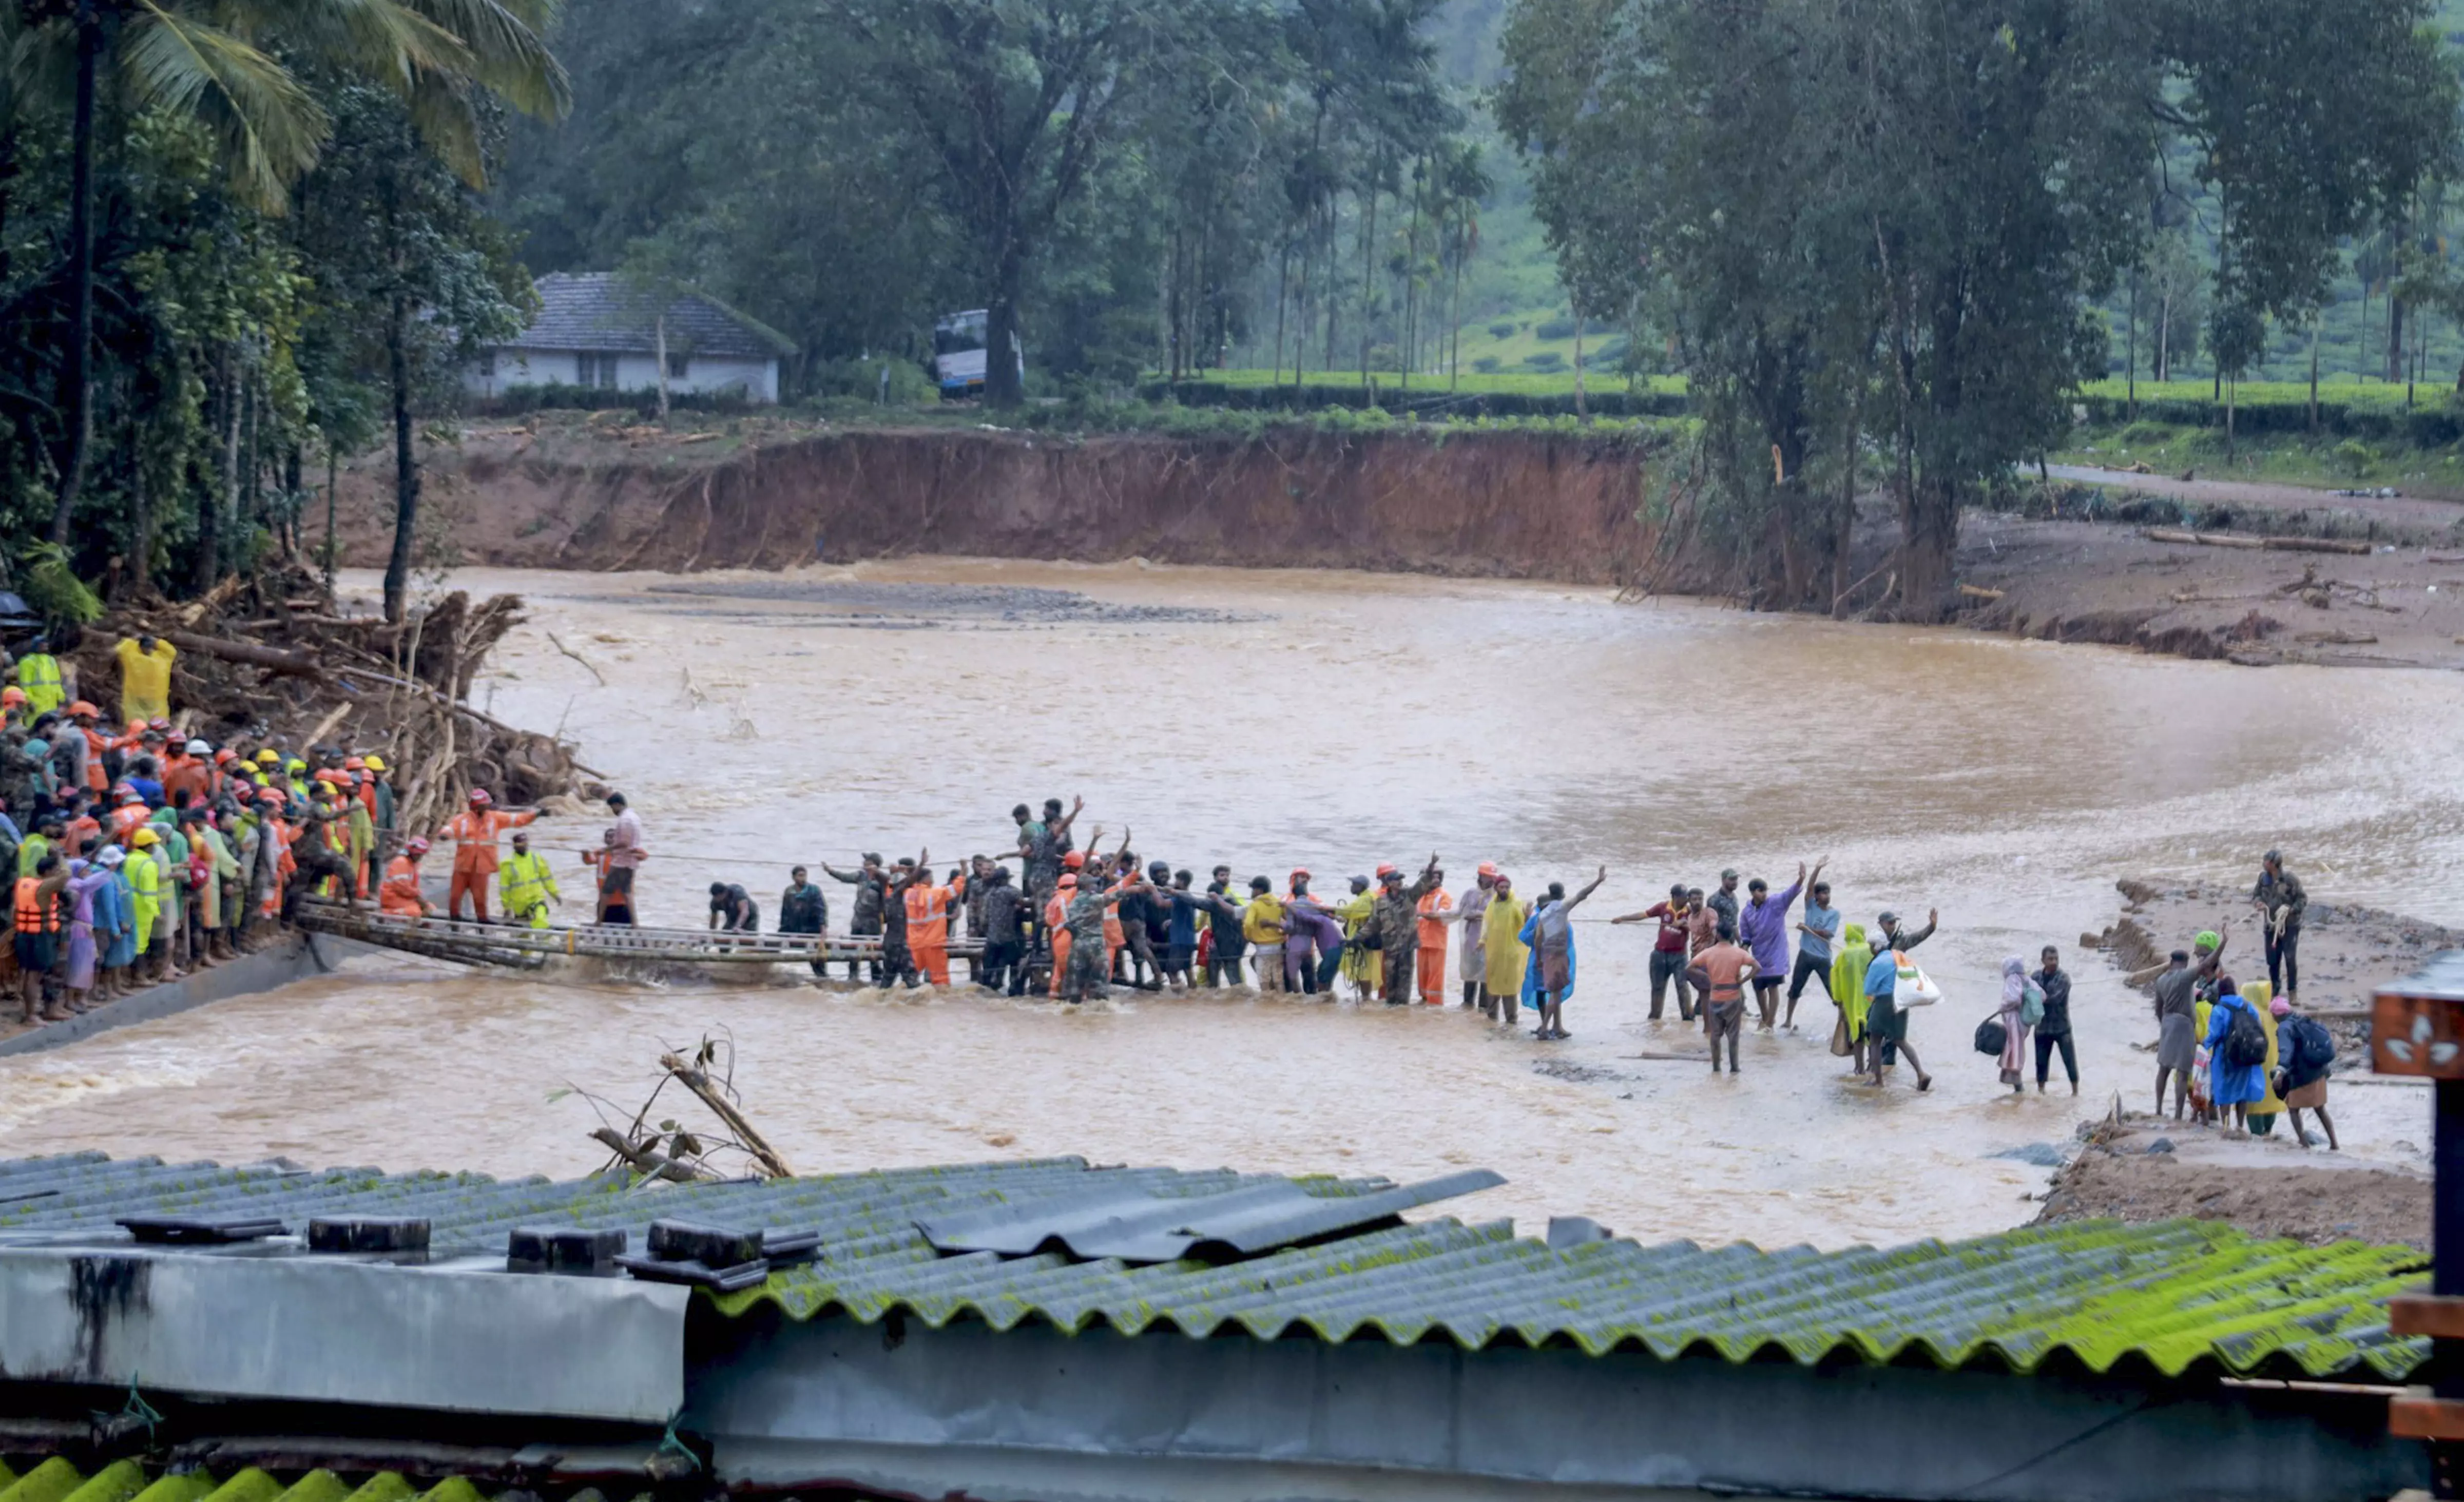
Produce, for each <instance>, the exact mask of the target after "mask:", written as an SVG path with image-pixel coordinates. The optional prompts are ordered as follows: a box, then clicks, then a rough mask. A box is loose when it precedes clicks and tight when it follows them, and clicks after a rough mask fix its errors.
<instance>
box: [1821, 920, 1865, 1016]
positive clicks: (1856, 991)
mask: <svg viewBox="0 0 2464 1502" xmlns="http://www.w3.org/2000/svg"><path fill="white" fill-rule="evenodd" d="M1839 939H1840V943H1839V952H1838V953H1837V954H1836V955H1834V956H1832V957H1831V1000H1832V1001H1833V1002H1835V1003H1836V1004H1837V1005H1838V1007H1839V1009H1840V1010H1841V1011H1842V1012H1845V1013H1846V1014H1847V1016H1848V1041H1849V1042H1851V1043H1854V1042H1856V1041H1857V1040H1858V1039H1859V1038H1861V1037H1863V1036H1865V972H1866V970H1867V969H1869V968H1870V967H1871V966H1872V965H1873V963H1874V951H1873V948H1872V947H1871V946H1870V945H1868V944H1867V943H1866V942H1865V925H1863V924H1862V923H1851V924H1849V925H1847V926H1846V927H1845V928H1842V929H1841V930H1840V931H1839Z"/></svg>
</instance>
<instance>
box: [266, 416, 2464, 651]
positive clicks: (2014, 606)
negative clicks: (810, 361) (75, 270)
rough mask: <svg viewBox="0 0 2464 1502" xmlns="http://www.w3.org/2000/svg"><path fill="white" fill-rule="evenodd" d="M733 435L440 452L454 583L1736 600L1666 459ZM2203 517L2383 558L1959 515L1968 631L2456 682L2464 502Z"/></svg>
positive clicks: (1620, 447)
mask: <svg viewBox="0 0 2464 1502" xmlns="http://www.w3.org/2000/svg"><path fill="white" fill-rule="evenodd" d="M735 427H736V429H737V431H700V432H670V431H663V430H660V429H657V428H653V427H649V426H640V427H631V428H623V427H609V426H606V425H605V424H599V425H592V424H589V423H586V422H583V421H582V420H580V419H579V418H575V417H573V416H571V415H569V414H563V415H560V414H540V415H539V417H537V418H534V419H532V420H531V421H530V422H529V423H527V424H525V425H524V426H521V427H510V428H495V429H477V430H473V431H467V432H465V433H464V434H463V435H462V437H461V439H460V441H459V442H458V443H456V444H452V445H431V446H429V453H428V462H429V471H428V475H429V478H428V486H427V492H428V503H429V508H430V510H431V512H432V513H433V514H434V517H433V520H434V525H433V527H432V528H431V529H430V530H431V531H432V533H433V535H434V536H436V537H437V538H439V539H441V540H443V541H446V542H447V543H448V544H450V545H449V547H448V549H447V552H446V555H445V556H444V557H442V558H440V559H439V560H438V561H440V562H458V563H480V564H490V565H496V566H505V567H522V568H570V569H671V570H676V571H691V570H695V569H709V568H726V567H754V568H783V567H789V566H793V565H795V564H798V563H809V562H812V561H814V560H815V559H816V557H817V556H818V557H819V558H821V559H823V560H826V561H828V562H833V563H846V562H852V561H857V560H863V559H875V558H886V557H900V556H907V555H913V554H953V555H964V556H975V557H989V558H1014V559H1067V560H1073V561H1081V562H1093V563H1101V562H1111V561H1117V560H1123V559H1130V558H1147V559H1153V560H1155V561H1157V562H1163V563H1220V564H1232V565H1236V566H1245V567H1312V568H1315V567H1322V568H1352V569H1370V570H1379V571H1390V572H1419V573H1440V574H1448V575H1455V576H1461V577H1476V578H1488V577H1497V578H1525V579H1543V580H1551V581H1555V582H1559V583H1565V584H1577V585H1611V586H1626V585H1644V586H1648V587H1651V588H1655V589H1658V590H1661V591H1665V592H1669V593H1724V592H1727V590H1728V589H1729V588H1730V587H1731V586H1732V584H1733V579H1734V576H1733V572H1732V570H1730V569H1729V568H1727V567H1726V566H1725V565H1724V564H1723V563H1721V561H1720V560H1717V559H1712V558H1707V557H1705V556H1703V555H1702V554H1700V553H1699V552H1697V551H1696V550H1694V549H1691V548H1671V549H1669V550H1668V551H1669V552H1670V554H1671V555H1672V556H1669V557H1665V558H1663V557H1661V556H1659V555H1660V553H1661V544H1662V539H1661V529H1660V528H1659V527H1658V525H1656V524H1655V523H1653V522H1651V521H1648V520H1645V519H1642V518H1643V513H1644V511H1645V506H1644V500H1645V497H1646V496H1647V495H1648V494H1650V485H1649V475H1648V469H1649V465H1650V462H1651V459H1652V457H1653V453H1654V451H1653V449H1652V447H1651V445H1650V442H1649V440H1648V439H1646V438H1639V437H1635V436H1631V435H1602V436H1596V437H1594V436H1579V435H1573V434H1565V435H1559V434H1539V433H1468V434H1464V433H1456V434H1447V435H1444V436H1442V437H1437V436H1428V435H1419V434H1413V433H1366V434H1364V433H1339V432H1324V431H1309V430H1301V429H1293V430H1287V431H1276V432H1272V433H1269V434H1268V435H1266V436H1265V437H1262V438H1254V439H1252V438H1242V437H1233V436H1225V437H1199V438H1178V437H1158V436H1097V437H1081V438H1071V437H1057V436H1053V435H1049V434H1035V433H1023V432H1004V431H950V430H927V431H893V430H882V429H857V430H829V431H815V430H814V429H812V428H810V427H797V426H794V425H792V424H788V423H786V422H785V421H784V420H780V419H743V420H739V421H738V422H737V424H736V425H735ZM2118 478H2123V479H2128V478H2129V477H2127V476H2118ZM389 482H390V467H389V464H388V463H387V462H385V461H384V459H383V456H381V455H378V456H371V457H369V458H367V459H363V460H362V461H361V462H360V463H358V464H355V465H353V466H351V467H350V468H349V469H348V470H346V471H345V473H344V478H343V484H342V497H341V507H340V536H341V542H342V544H343V559H344V561H345V562H346V563H354V564H360V565H376V564H381V563H383V562H384V551H385V547H386V545H387V543H388V541H389V538H390V528H391V525H392V500H391V495H390V491H389V488H388V487H389ZM2146 483H2151V484H2152V483H2154V482H2152V481H2151V482H2146ZM2199 499H2200V501H2201V503H2202V504H2203V505H2205V506H2207V507H2209V508H2211V514H2212V510H2213V508H2215V507H2217V506H2220V505H2229V506H2233V507H2236V508H2239V511H2240V512H2241V513H2246V514H2247V515H2246V520H2247V522H2248V524H2249V526H2250V527H2251V529H2252V530H2253V531H2258V532H2266V533H2269V534H2272V535H2282V534H2295V535H2328V536H2335V537H2344V538H2365V539H2370V540H2374V541H2375V545H2377V546H2379V547H2380V548H2381V549H2382V550H2381V551H2378V552H2373V553H2370V554H2368V555H2365V556H2346V555H2320V554H2304V553H2299V552H2276V551H2256V550H2243V549H2233V548H2222V547H2200V546H2186V545H2180V544H2174V543H2166V542H2158V541H2152V540H2150V539H2149V538H2147V537H2145V535H2143V531H2142V528H2141V526H2140V525H2139V524H2137V522H2136V521H2135V520H2130V519H2129V518H2131V517H2132V516H2133V515H2134V514H2133V513H2132V512H2130V510H2129V508H2128V506H2127V505H2124V506H2122V507H2120V508H2114V507H2103V508H2100V511H2099V513H2098V514H2099V515H2100V516H2105V515H2110V514H2112V513H2113V512H2115V511H2116V510H2117V509H2118V510H2119V512H2120V514H2121V515H2122V516H2123V518H2124V520H2123V522H2120V523H2117V522H2115V521H2112V520H2090V519H2070V513H2069V512H2068V511H2063V512H2061V513H2060V514H2058V515H2053V516H2045V517H2017V516H2009V515H1999V514H1992V513H1971V514H1969V516H1968V517H1967V518H1966V519H1964V521H1963V523H1962V527H1961V535H1960V550H1959V560H1958V571H1959V576H1960V578H1961V580H1962V581H1963V582H1964V583H1967V584H1969V585H1977V586H1980V587H1983V588H1986V589H1992V590H1999V591H2002V594H2001V597H2000V598H1999V599H1993V600H1981V599H1971V600H1969V601H1968V602H1967V604H1966V607H1965V608H1964V610H1963V612H1962V613H1961V615H1960V616H1959V620H1960V622H1961V623H1962V624H1965V625H1968V626H1969V627H1972V628H1974V629H1977V630H1990V631H2007V632H2013V633H2016V634H2020V635H2026V636H2031V637H2035V638H2040V639H2044V640H2053V641H2076V642H2090V643H2100V644H2104V645H2111V646H2123V647H2136V648H2139V649H2142V650H2144V651H2148V652H2165V653H2169V654H2174V655H2179V656H2187V657H2196V658H2214V659H2230V660H2232V661H2234V662H2239V663H2244V664H2247V665H2251V666H2265V665H2270V664H2276V663H2295V662H2299V663H2313V664H2319V665H2324V666H2351V667H2365V666H2372V667H2444V668H2464V541H2459V537H2460V536H2464V535H2459V533H2458V531H2457V529H2456V521H2457V520H2459V519H2464V509H2458V508H2453V507H2450V506H2449V505H2448V503H2446V502H2442V501H2428V500H2422V499H2418V498H2411V497H2394V498H2388V499H2372V498H2366V497H2363V498H2345V497H2325V496H2323V495H2321V494H2319V493H2315V492H2305V491H2299V490H2296V489H2293V488H2291V487H2286V486H2271V485H2248V486H2237V485H2218V484H2204V485H2202V486H2201V495H2200V497H2199ZM312 527H313V522H312ZM1894 541H1895V534H1894V533H1893V531H1892V528H1891V525H1890V520H1889V515H1888V508H1887V506H1885V505H1883V504H1882V503H1881V502H1880V501H1879V500H1877V501H1874V502H1871V503H1869V505H1868V506H1867V508H1866V516H1865V517H1864V518H1863V519H1862V520H1861V521H1860V525H1859V533H1858V538H1857V542H1856V549H1855V552H1856V558H1855V560H1854V562H1855V565H1856V566H1855V572H1856V573H1857V574H1859V575H1862V574H1864V573H1866V571H1867V570H1868V568H1869V567H1876V566H1877V565H1880V564H1881V563H1884V562H1885V561H1886V559H1887V556H1888V552H1889V549H1890V547H1891V546H1892V544H1893V542H1894ZM2442 549H2443V550H2442ZM1879 587H1880V585H1874V586H1872V587H1870V588H1868V590H1867V591H1866V594H1868V595H1870V594H1871V593H1872V592H1873V589H1874V588H1879ZM1860 598H1861V597H1860Z"/></svg>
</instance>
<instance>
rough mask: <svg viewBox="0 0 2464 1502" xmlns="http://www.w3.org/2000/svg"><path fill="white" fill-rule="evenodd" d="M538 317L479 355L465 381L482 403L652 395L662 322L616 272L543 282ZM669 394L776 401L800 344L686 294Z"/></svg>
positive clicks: (675, 334)
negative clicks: (562, 393)
mask: <svg viewBox="0 0 2464 1502" xmlns="http://www.w3.org/2000/svg"><path fill="white" fill-rule="evenodd" d="M537 286H538V288H539V317H538V318H537V319H535V320H532V322H531V326H530V327H529V328H527V329H524V330H523V331H522V333H521V334H520V336H519V337H518V338H517V339H515V340H514V341H513V342H510V343H506V344H500V345H495V346H493V347H490V348H488V349H485V350H482V351H481V352H480V355H479V358H478V360H477V361H476V362H474V363H473V364H472V365H471V366H470V368H469V369H468V370H466V371H465V372H464V374H463V386H464V387H465V388H466V389H467V390H470V391H471V392H473V393H474V394H476V395H479V396H496V395H499V394H501V393H502V392H503V391H504V390H505V389H506V388H507V387H518V386H548V385H562V386H579V387H589V388H591V389H594V390H602V391H608V392H616V391H647V390H650V389H652V388H654V387H657V386H658V384H659V354H658V352H659V343H660V334H661V329H660V319H659V317H658V309H657V306H656V303H655V301H654V299H653V298H650V297H649V296H646V295H645V294H643V293H642V292H641V291H640V290H638V289H637V288H635V287H634V286H632V285H631V284H630V283H628V282H627V281H626V280H625V279H624V278H622V277H620V276H617V275H616V274H614V273H612V272H556V273H552V274H551V275H549V276H541V277H540V278H539V281H538V283H537ZM666 325H667V326H666V330H665V333H666V342H667V352H668V389H669V390H670V391H671V392H684V391H714V392H715V391H739V392H742V393H743V395H744V396H745V398H746V399H747V400H749V401H754V402H776V401H778V400H779V362H780V361H781V359H782V358H783V357H785V356H787V355H790V354H793V353H794V352H795V348H796V346H795V344H794V343H793V342H791V341H789V340H788V339H787V337H786V336H785V335H783V334H781V333H780V332H779V331H778V330H776V329H774V328H771V327H770V326H768V325H767V324H765V323H762V322H761V321H760V320H757V319H751V318H747V317H745V316H744V315H743V314H741V313H738V312H737V311H736V310H735V309H734V308H731V307H729V306H727V305H726V304H725V303H723V302H720V301H719V300H718V299H717V298H711V297H706V296H704V295H703V294H701V293H697V292H686V293H679V294H677V295H676V297H675V298H673V299H672V300H671V301H670V302H669V303H668V306H667V318H666Z"/></svg>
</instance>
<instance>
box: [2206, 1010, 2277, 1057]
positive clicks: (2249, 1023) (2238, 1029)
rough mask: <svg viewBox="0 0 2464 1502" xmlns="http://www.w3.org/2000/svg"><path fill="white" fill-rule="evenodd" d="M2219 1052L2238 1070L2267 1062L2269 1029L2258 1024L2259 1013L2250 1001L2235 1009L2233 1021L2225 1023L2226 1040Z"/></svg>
mask: <svg viewBox="0 0 2464 1502" xmlns="http://www.w3.org/2000/svg"><path fill="white" fill-rule="evenodd" d="M2218 1051H2219V1052H2221V1053H2222V1054H2223V1055H2224V1061H2225V1063H2227V1064H2228V1065H2230V1066H2232V1067H2233V1068H2234V1069H2237V1070H2246V1069H2252V1068H2255V1067H2256V1066H2258V1065H2261V1064H2264V1063H2266V1062H2267V1029H2266V1028H2265V1027H2260V1026H2259V1024H2258V1013H2256V1012H2255V1011H2253V1010H2251V1008H2250V1005H2249V1004H2248V1003H2244V1004H2243V1005H2239V1006H2236V1007H2234V1008H2233V1021H2232V1022H2230V1023H2228V1024H2226V1025H2225V1037H2224V1042H2223V1044H2222V1045H2221V1046H2220V1048H2219V1049H2218Z"/></svg>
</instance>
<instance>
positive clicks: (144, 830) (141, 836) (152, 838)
mask: <svg viewBox="0 0 2464 1502" xmlns="http://www.w3.org/2000/svg"><path fill="white" fill-rule="evenodd" d="M128 843H129V844H131V845H134V846H136V847H137V848H138V849H139V850H143V849H144V848H145V847H147V846H148V845H160V844H162V843H163V837H162V836H161V835H159V834H157V833H155V832H154V828H153V826H151V825H145V824H141V825H139V826H138V827H137V828H136V831H135V832H134V833H132V834H130V835H129V836H128Z"/></svg>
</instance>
